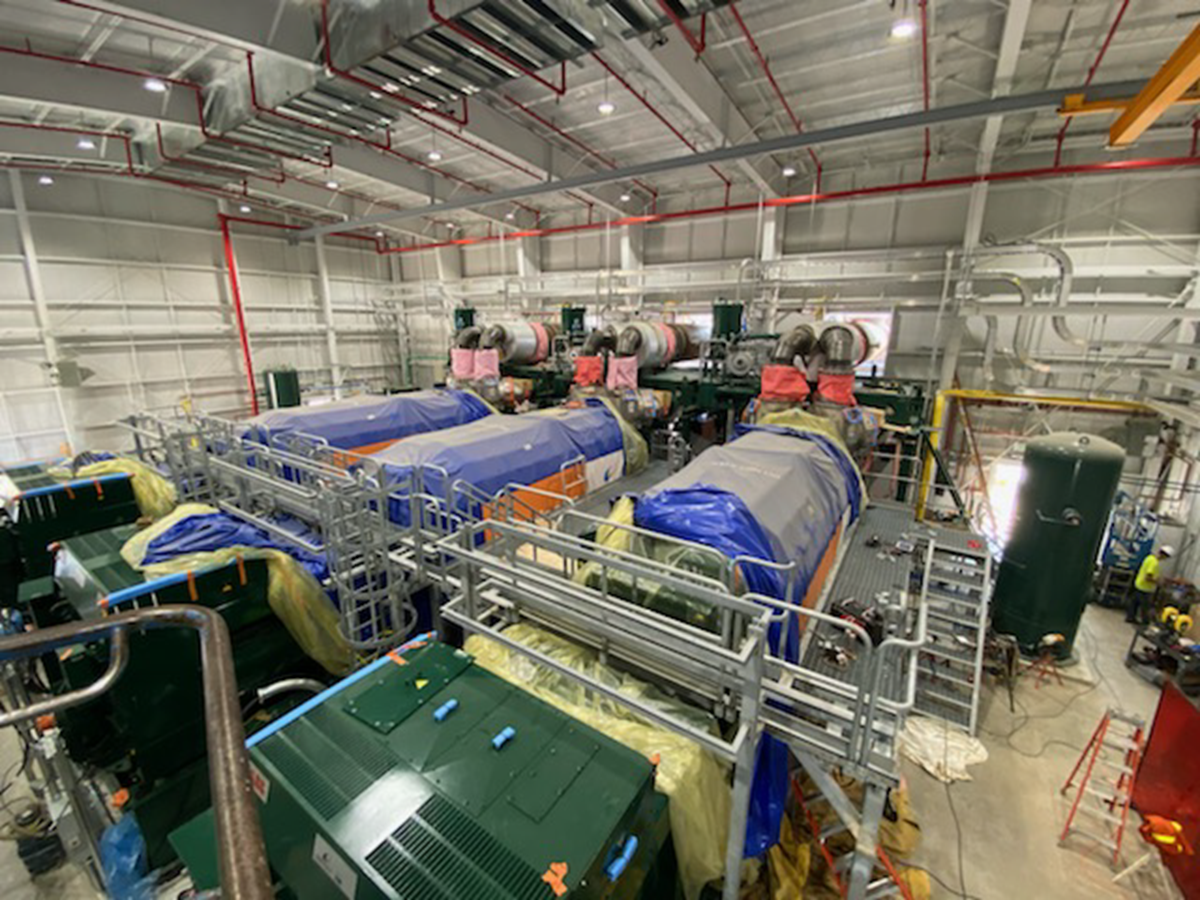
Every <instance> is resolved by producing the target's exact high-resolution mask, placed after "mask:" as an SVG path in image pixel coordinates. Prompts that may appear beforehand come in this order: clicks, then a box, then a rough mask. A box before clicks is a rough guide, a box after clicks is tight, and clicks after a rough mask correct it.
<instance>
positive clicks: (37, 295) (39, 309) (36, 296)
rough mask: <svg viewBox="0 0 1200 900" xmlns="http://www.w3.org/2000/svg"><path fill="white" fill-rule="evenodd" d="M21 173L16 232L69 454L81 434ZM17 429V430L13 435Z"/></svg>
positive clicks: (14, 175)
mask: <svg viewBox="0 0 1200 900" xmlns="http://www.w3.org/2000/svg"><path fill="white" fill-rule="evenodd" d="M21 178H22V175H21V173H20V172H18V171H16V170H15V169H12V170H9V173H8V184H9V187H10V189H11V190H12V197H13V208H14V209H15V210H16V213H17V235H18V237H19V238H20V242H21V262H22V264H23V267H24V269H25V282H26V286H27V287H28V289H29V299H30V300H32V301H33V310H34V316H35V317H36V319H37V329H38V337H39V339H40V340H41V344H42V352H43V353H44V354H45V355H46V363H45V365H46V369H47V377H48V378H49V379H50V385H51V390H52V391H53V393H54V403H55V406H56V407H57V408H58V416H59V420H60V421H61V422H62V431H63V435H64V436H65V437H66V439H67V440H66V443H67V448H68V452H69V453H72V454H73V453H75V452H77V451H78V450H80V449H81V448H80V446H79V440H78V435H77V434H76V433H75V426H74V424H73V420H72V417H71V415H70V414H69V413H68V412H67V403H66V398H65V397H64V396H63V389H62V383H61V375H62V373H61V371H60V369H59V363H60V362H62V355H61V354H60V353H59V348H58V341H57V340H56V339H55V337H54V333H53V330H52V329H51V324H50V307H49V305H48V304H47V303H46V287H45V284H44V283H43V282H42V267H41V264H40V263H39V262H38V255H37V248H36V247H35V246H34V242H33V229H32V228H31V227H30V224H29V208H28V207H27V206H26V205H25V186H24V183H23V182H22V180H21ZM15 436H16V432H15V430H14V437H15Z"/></svg>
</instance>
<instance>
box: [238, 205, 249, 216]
mask: <svg viewBox="0 0 1200 900" xmlns="http://www.w3.org/2000/svg"><path fill="white" fill-rule="evenodd" d="M238 212H240V213H242V214H243V215H245V214H247V213H249V212H250V207H248V206H247V205H246V204H245V203H243V204H242V205H241V206H239V207H238Z"/></svg>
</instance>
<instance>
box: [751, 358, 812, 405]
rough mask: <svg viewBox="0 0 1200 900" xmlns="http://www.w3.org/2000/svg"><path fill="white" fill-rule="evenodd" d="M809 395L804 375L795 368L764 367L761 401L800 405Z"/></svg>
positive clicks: (781, 366)
mask: <svg viewBox="0 0 1200 900" xmlns="http://www.w3.org/2000/svg"><path fill="white" fill-rule="evenodd" d="M808 394H809V390H808V382H807V381H806V380H805V378H804V373H803V372H801V371H800V370H799V369H797V368H796V367H795V366H784V365H778V366H763V370H762V393H761V394H759V397H760V398H761V399H763V400H784V401H787V402H789V403H799V402H800V401H801V400H803V399H804V398H805V397H807V396H808Z"/></svg>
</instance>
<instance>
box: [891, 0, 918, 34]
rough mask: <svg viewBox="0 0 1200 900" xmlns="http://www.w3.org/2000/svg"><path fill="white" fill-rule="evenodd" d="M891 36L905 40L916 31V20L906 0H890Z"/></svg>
mask: <svg viewBox="0 0 1200 900" xmlns="http://www.w3.org/2000/svg"><path fill="white" fill-rule="evenodd" d="M892 12H893V13H894V14H895V18H893V19H892V37H893V38H896V39H897V40H901V41H905V40H908V39H909V38H910V37H912V36H913V35H914V34H916V33H917V28H918V26H917V20H916V19H915V18H914V17H913V15H912V13H911V11H910V10H909V8H908V0H892Z"/></svg>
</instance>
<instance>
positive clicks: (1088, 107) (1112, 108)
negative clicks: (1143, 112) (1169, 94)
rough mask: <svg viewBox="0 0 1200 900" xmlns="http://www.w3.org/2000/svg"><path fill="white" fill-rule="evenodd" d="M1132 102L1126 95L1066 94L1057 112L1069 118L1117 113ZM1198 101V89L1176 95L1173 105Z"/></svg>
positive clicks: (1199, 101)
mask: <svg viewBox="0 0 1200 900" xmlns="http://www.w3.org/2000/svg"><path fill="white" fill-rule="evenodd" d="M1131 103H1133V98H1132V97H1127V98H1125V99H1123V100H1088V99H1086V97H1085V95H1084V94H1067V96H1066V97H1064V98H1063V104H1062V106H1060V107H1059V108H1058V114H1059V116H1061V117H1062V118H1064V119H1066V118H1070V117H1071V116H1094V115H1101V114H1103V113H1115V112H1116V113H1119V112H1124V111H1125V110H1126V109H1128V108H1129V104H1131ZM1194 103H1200V90H1193V91H1188V92H1187V93H1186V94H1184V95H1182V96H1181V97H1178V98H1177V99H1176V100H1175V102H1174V104H1173V105H1174V106H1185V105H1188V104H1194Z"/></svg>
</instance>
